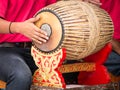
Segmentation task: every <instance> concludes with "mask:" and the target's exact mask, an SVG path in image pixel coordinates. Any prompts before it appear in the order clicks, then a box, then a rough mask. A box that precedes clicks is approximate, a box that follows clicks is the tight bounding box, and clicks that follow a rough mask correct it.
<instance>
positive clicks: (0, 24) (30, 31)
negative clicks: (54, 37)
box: [0, 17, 48, 44]
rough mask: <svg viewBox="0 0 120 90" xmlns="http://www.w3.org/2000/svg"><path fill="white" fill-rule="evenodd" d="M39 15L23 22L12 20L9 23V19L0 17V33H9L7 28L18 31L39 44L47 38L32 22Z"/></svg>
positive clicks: (14, 31)
mask: <svg viewBox="0 0 120 90" xmlns="http://www.w3.org/2000/svg"><path fill="white" fill-rule="evenodd" d="M39 19H40V18H39V17H35V18H31V19H28V20H26V21H24V22H13V23H12V24H11V26H9V25H10V22H9V21H6V20H4V19H2V18H0V33H6V34H7V33H9V28H10V30H11V32H12V33H20V34H23V35H25V36H26V37H28V38H29V39H31V40H32V41H34V42H36V43H39V44H41V43H42V42H46V40H47V39H48V37H47V35H46V33H45V32H44V31H42V30H40V29H39V28H38V27H37V26H35V25H34V22H36V21H37V20H39Z"/></svg>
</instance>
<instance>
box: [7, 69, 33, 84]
mask: <svg viewBox="0 0 120 90" xmlns="http://www.w3.org/2000/svg"><path fill="white" fill-rule="evenodd" d="M11 81H12V82H16V83H17V84H19V83H20V84H21V83H23V84H31V82H32V73H31V71H30V70H29V68H28V67H26V68H25V67H24V68H17V67H16V68H15V69H14V70H13V71H12V72H11V74H10V75H9V77H8V82H11Z"/></svg>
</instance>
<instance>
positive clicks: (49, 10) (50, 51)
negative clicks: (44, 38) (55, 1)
mask: <svg viewBox="0 0 120 90" xmlns="http://www.w3.org/2000/svg"><path fill="white" fill-rule="evenodd" d="M44 12H48V13H51V14H53V15H54V16H55V17H56V18H57V19H58V21H59V23H60V26H61V31H62V34H61V39H60V41H59V43H58V45H57V46H56V47H55V48H54V49H52V50H48V51H45V50H42V49H40V48H39V47H38V46H37V45H36V44H35V43H34V42H33V46H34V47H35V48H37V49H38V50H39V51H41V52H43V53H52V52H55V51H56V50H59V47H60V46H61V44H62V41H63V38H64V27H63V23H62V21H61V19H60V18H59V16H58V15H57V14H56V13H55V12H54V11H53V10H51V9H42V10H40V11H38V12H37V13H36V15H35V17H36V16H37V15H39V14H41V13H44ZM53 22H54V21H53ZM43 24H44V23H43ZM40 27H41V26H40ZM51 27H52V26H51ZM48 41H49V40H48Z"/></svg>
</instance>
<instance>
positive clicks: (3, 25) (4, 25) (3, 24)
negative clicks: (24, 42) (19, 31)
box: [0, 18, 10, 33]
mask: <svg viewBox="0 0 120 90" xmlns="http://www.w3.org/2000/svg"><path fill="white" fill-rule="evenodd" d="M9 25H10V22H9V21H6V20H4V19H2V18H0V33H9Z"/></svg>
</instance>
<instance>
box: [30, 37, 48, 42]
mask: <svg viewBox="0 0 120 90" xmlns="http://www.w3.org/2000/svg"><path fill="white" fill-rule="evenodd" d="M32 40H33V41H35V42H37V43H40V44H41V43H46V42H47V41H48V40H46V39H44V38H42V37H39V36H34V37H33V39H32Z"/></svg>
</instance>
